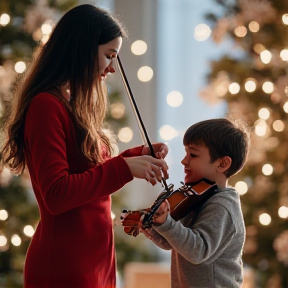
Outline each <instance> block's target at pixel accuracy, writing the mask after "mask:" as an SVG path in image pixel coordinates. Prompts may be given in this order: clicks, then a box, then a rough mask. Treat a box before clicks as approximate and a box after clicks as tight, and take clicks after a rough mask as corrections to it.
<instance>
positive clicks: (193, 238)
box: [145, 188, 245, 288]
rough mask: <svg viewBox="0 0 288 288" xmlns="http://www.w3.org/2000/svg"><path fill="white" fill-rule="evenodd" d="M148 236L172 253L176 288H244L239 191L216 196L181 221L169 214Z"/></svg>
mask: <svg viewBox="0 0 288 288" xmlns="http://www.w3.org/2000/svg"><path fill="white" fill-rule="evenodd" d="M145 234H146V233H145ZM146 236H147V237H149V238H150V239H151V240H152V241H153V242H154V243H155V244H156V245H157V246H159V247H160V248H162V249H165V250H170V249H171V250H172V255H171V287H172V288H188V287H189V288H224V287H225V288H239V287H240V286H241V284H242V281H243V264H242V249H243V244H244V240H245V225H244V220H243V215H242V211H241V206H240V197H239V195H238V194H237V192H236V191H235V189H233V188H226V189H224V190H222V191H221V193H218V194H216V195H213V196H212V197H211V198H210V199H209V200H208V201H207V202H206V203H205V204H204V205H202V207H201V208H200V209H198V211H197V213H196V212H195V213H193V212H192V213H190V214H189V215H188V216H186V217H185V218H184V219H182V220H180V221H175V220H174V219H173V218H172V217H171V216H170V215H169V214H168V217H167V219H166V221H165V222H164V223H163V224H162V225H161V226H155V225H153V229H151V230H150V231H147V234H146Z"/></svg>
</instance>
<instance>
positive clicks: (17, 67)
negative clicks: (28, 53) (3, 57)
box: [14, 61, 26, 74]
mask: <svg viewBox="0 0 288 288" xmlns="http://www.w3.org/2000/svg"><path fill="white" fill-rule="evenodd" d="M14 69H15V71H16V72H17V73H19V74H21V73H23V72H24V71H25V70H26V64H25V62H23V61H18V62H16V63H15V66H14Z"/></svg>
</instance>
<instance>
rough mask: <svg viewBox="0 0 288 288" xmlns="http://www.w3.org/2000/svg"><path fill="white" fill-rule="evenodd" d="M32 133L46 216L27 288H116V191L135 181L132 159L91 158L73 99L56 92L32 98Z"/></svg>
mask: <svg viewBox="0 0 288 288" xmlns="http://www.w3.org/2000/svg"><path fill="white" fill-rule="evenodd" d="M24 139H25V158H26V162H27V166H28V169H29V172H30V176H31V181H32V186H33V190H34V193H35V196H36V199H37V202H38V206H39V211H40V217H41V220H40V222H39V224H38V227H37V229H36V232H35V234H34V236H33V239H32V241H31V244H30V246H29V249H28V252H27V255H26V263H25V269H24V288H74V287H75V288H114V287H115V274H116V273H115V253H114V241H113V231H112V220H111V196H110V195H111V194H112V193H113V192H115V191H117V190H118V189H120V188H121V187H122V186H123V185H125V184H126V183H128V182H129V181H131V180H132V179H133V176H132V174H131V172H130V169H129V167H128V165H127V164H126V162H125V160H124V159H123V158H122V157H121V156H117V157H113V158H110V159H107V160H106V161H105V163H104V164H103V165H99V166H97V165H94V164H91V162H90V161H88V160H87V158H85V157H84V156H83V155H82V154H81V153H79V152H78V150H77V146H76V134H75V129H74V126H73V122H72V119H71V118H70V116H69V113H68V111H67V109H66V107H65V105H64V104H63V103H62V102H61V101H60V100H59V99H58V98H56V97H55V96H53V95H52V94H49V93H40V94H39V95H37V96H36V97H35V98H34V99H33V100H32V102H31V104H30V106H29V109H28V112H27V116H26V122H25V133H24ZM141 149H142V148H141V147H138V149H137V148H136V149H131V150H130V151H126V153H125V156H135V155H137V154H138V155H139V154H140V153H141Z"/></svg>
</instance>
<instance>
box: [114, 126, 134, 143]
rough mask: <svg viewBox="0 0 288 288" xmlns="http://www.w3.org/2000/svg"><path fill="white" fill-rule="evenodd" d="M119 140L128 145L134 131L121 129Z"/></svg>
mask: <svg viewBox="0 0 288 288" xmlns="http://www.w3.org/2000/svg"><path fill="white" fill-rule="evenodd" d="M118 138H119V140H120V141H121V142H123V143H128V142H130V141H131V140H132V138H133V131H132V129H131V128H129V127H124V128H121V129H120V130H119V132H118Z"/></svg>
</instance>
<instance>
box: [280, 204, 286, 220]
mask: <svg viewBox="0 0 288 288" xmlns="http://www.w3.org/2000/svg"><path fill="white" fill-rule="evenodd" d="M278 215H279V217H280V218H288V207H286V206H281V207H280V208H279V209H278Z"/></svg>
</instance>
